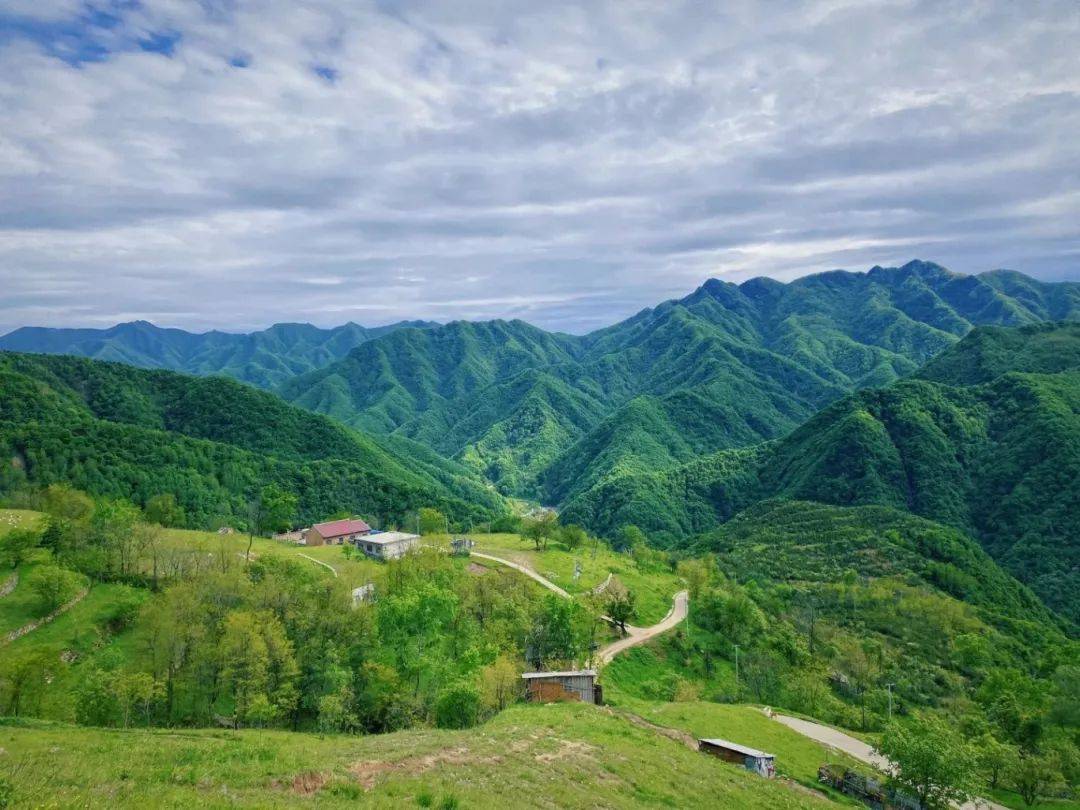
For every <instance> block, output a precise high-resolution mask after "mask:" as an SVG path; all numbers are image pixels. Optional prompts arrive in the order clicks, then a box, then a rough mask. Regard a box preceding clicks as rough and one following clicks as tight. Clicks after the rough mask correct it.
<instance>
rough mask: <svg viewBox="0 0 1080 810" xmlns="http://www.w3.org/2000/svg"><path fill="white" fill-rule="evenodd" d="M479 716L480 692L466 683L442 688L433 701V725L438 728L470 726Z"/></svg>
mask: <svg viewBox="0 0 1080 810" xmlns="http://www.w3.org/2000/svg"><path fill="white" fill-rule="evenodd" d="M479 718H480V692H479V690H477V688H476V687H475V686H473V685H472V684H468V683H459V684H455V685H453V686H450V687H448V688H447V689H444V690H443V691H442V693H441V694H440V695H439V699H438V700H437V701H436V702H435V725H437V726H438V727H439V728H470V727H471V726H475V725H476V723H477V721H478V720H479Z"/></svg>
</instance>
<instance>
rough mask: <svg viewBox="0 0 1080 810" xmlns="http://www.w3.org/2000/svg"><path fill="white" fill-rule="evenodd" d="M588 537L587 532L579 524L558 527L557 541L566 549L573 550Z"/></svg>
mask: <svg viewBox="0 0 1080 810" xmlns="http://www.w3.org/2000/svg"><path fill="white" fill-rule="evenodd" d="M588 539H589V535H588V533H587V532H586V531H585V530H584V529H583V528H581V527H580V526H576V525H573V524H572V525H570V526H563V527H562V528H561V529H559V542H561V543H562V544H563V545H564V546H566V550H567V551H574V550H576V549H578V548H580V547H581V546H583V545H584V544H585V541H586V540H588Z"/></svg>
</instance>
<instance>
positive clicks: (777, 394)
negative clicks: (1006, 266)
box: [279, 262, 1080, 504]
mask: <svg viewBox="0 0 1080 810" xmlns="http://www.w3.org/2000/svg"><path fill="white" fill-rule="evenodd" d="M1076 317H1080V285H1077V284H1068V283H1065V284H1044V283H1040V282H1036V281H1034V280H1032V279H1028V278H1026V277H1025V276H1022V275H1020V274H1015V273H1008V272H1004V271H997V272H993V273H984V274H982V275H979V276H965V275H959V274H955V273H950V272H949V271H947V270H945V269H944V268H942V267H939V266H938V265H934V264H930V263H926V262H911V263H909V264H907V265H905V266H904V267H901V268H880V267H876V268H874V269H872V270H871V271H869V272H868V273H847V272H841V271H836V272H831V273H823V274H819V275H814V276H807V277H805V278H801V279H798V280H796V281H793V282H791V283H790V284H782V283H779V282H776V281H773V280H770V279H753V280H751V281H747V282H745V283H743V284H740V285H735V284H730V283H725V282H721V281H717V280H712V281H709V282H707V283H706V284H704V285H703V286H702V287H701V288H699V289H698V290H696V291H695V292H694V293H692V294H691V295H689V296H687V297H685V298H683V299H680V300H677V301H668V302H666V303H664V304H661V305H660V306H658V307H656V308H654V309H650V310H645V311H643V312H641V313H639V314H638V315H636V316H634V317H632V318H630V319H628V320H626V321H623V322H621V323H619V324H616V325H614V326H611V327H609V328H606V329H602V330H599V331H597V332H593V333H591V334H589V335H585V336H582V337H573V336H569V335H556V334H550V333H547V332H544V331H542V330H539V329H536V328H535V327H532V326H529V325H528V324H525V323H522V322H520V321H513V322H492V323H463V322H462V323H453V324H449V325H447V326H444V327H441V328H436V329H431V330H424V331H417V330H410V329H403V330H398V331H395V332H393V333H391V334H388V335H385V336H383V337H381V338H379V339H377V340H374V341H369V342H366V343H364V344H362V345H360V346H358V347H357V348H356V349H354V350H353V351H352V352H350V354H349V355H348V356H347V357H345V358H344V359H342V360H341V361H339V362H337V363H333V364H331V365H329V366H327V367H325V368H323V369H319V370H317V371H314V372H312V373H310V374H307V375H304V376H301V377H298V378H296V379H293V380H290V381H288V382H286V383H285V384H283V385H282V386H281V387H280V388H279V391H280V392H281V393H282V395H283V396H285V398H286V399H289V400H290V401H293V402H295V403H297V404H300V405H302V406H304V407H306V408H309V409H312V410H315V411H318V412H321V413H326V414H328V415H331V416H333V417H335V418H337V419H339V420H341V421H344V422H345V423H347V424H351V425H355V426H358V427H361V428H363V429H365V430H368V431H373V432H377V433H394V434H396V435H404V436H408V437H410V438H414V439H416V440H418V441H421V442H423V443H425V444H427V445H429V446H430V447H432V448H434V449H435V450H437V451H439V453H441V454H442V455H445V456H448V457H454V458H458V459H460V460H462V461H464V462H466V463H468V464H469V465H471V466H473V467H474V468H475V469H477V470H478V471H480V472H482V473H483V474H484V475H485V476H486V477H487V478H489V479H490V480H492V481H494V482H496V483H497V484H498V485H499V486H500V488H502V489H503V491H505V492H508V493H512V494H517V495H526V496H530V497H537V498H539V499H541V500H543V501H544V502H546V503H552V504H558V503H564V502H568V501H570V500H572V499H573V498H574V497H575V496H576V495H578V494H579V493H580V492H581V491H582V490H583V489H585V488H587V487H589V486H591V485H593V484H594V483H595V482H597V481H599V480H601V479H604V478H606V477H609V476H612V475H619V474H622V473H624V472H626V471H628V470H637V471H653V470H657V469H661V468H666V467H670V466H672V465H676V464H679V463H684V462H689V461H692V460H694V459H696V458H698V457H699V456H701V455H703V454H706V453H710V452H714V451H717V450H722V449H728V448H736V447H744V446H748V445H751V444H755V443H758V442H760V441H762V440H768V439H774V438H779V437H781V436H783V435H785V434H786V433H788V432H789V431H791V430H792V429H794V428H795V427H797V426H798V425H799V424H801V423H802V422H803V421H805V420H806V419H808V418H809V417H811V416H812V415H814V414H815V413H816V412H817V411H818V410H820V409H821V408H822V407H824V406H825V405H827V404H829V403H831V402H833V401H835V400H837V399H839V398H840V397H842V396H844V395H845V394H847V393H850V392H852V391H855V390H858V389H860V388H867V387H879V386H883V385H887V384H888V383H890V382H892V381H894V380H896V379H898V378H900V377H902V376H905V375H908V374H911V373H913V372H915V371H916V370H917V369H918V368H919V367H920V366H921V365H922V364H923V363H925V362H926V361H927V360H929V359H930V358H931V357H933V356H934V355H936V354H938V353H939V352H941V351H942V350H943V349H945V348H947V347H948V346H950V345H952V344H953V343H955V342H956V341H957V340H958V339H959V338H960V337H962V336H963V335H964V334H966V333H967V332H968V331H969V330H970V329H971V328H972V327H973V326H976V325H986V324H997V325H1005V326H1020V325H1024V324H1029V323H1036V322H1040V321H1045V320H1064V319H1068V318H1076Z"/></svg>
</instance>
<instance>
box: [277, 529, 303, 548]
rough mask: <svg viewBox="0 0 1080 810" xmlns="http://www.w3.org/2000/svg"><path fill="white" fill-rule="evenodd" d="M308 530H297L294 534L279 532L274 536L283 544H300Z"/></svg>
mask: <svg viewBox="0 0 1080 810" xmlns="http://www.w3.org/2000/svg"><path fill="white" fill-rule="evenodd" d="M306 531H307V530H306V529H297V530H296V531H294V532H278V533H277V534H275V535H274V539H275V540H280V541H281V542H283V543H296V544H299V543H301V542H303V540H304V532H306Z"/></svg>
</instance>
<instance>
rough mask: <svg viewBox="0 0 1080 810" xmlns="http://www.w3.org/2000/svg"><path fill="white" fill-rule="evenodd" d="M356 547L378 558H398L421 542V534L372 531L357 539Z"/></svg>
mask: <svg viewBox="0 0 1080 810" xmlns="http://www.w3.org/2000/svg"><path fill="white" fill-rule="evenodd" d="M354 542H355V543H356V547H357V548H358V549H360V550H361V551H362V552H364V553H365V554H367V555H368V556H369V557H374V558H375V559H377V560H396V559H397V558H398V557H401V556H403V555H404V554H405V553H406V552H408V551H410V550H411V549H414V548H416V547H417V546H418V545H419V544H420V535H418V534H406V533H405V532H370V533H369V534H366V535H364V536H362V537H359V538H357V539H356V540H355V541H354Z"/></svg>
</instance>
